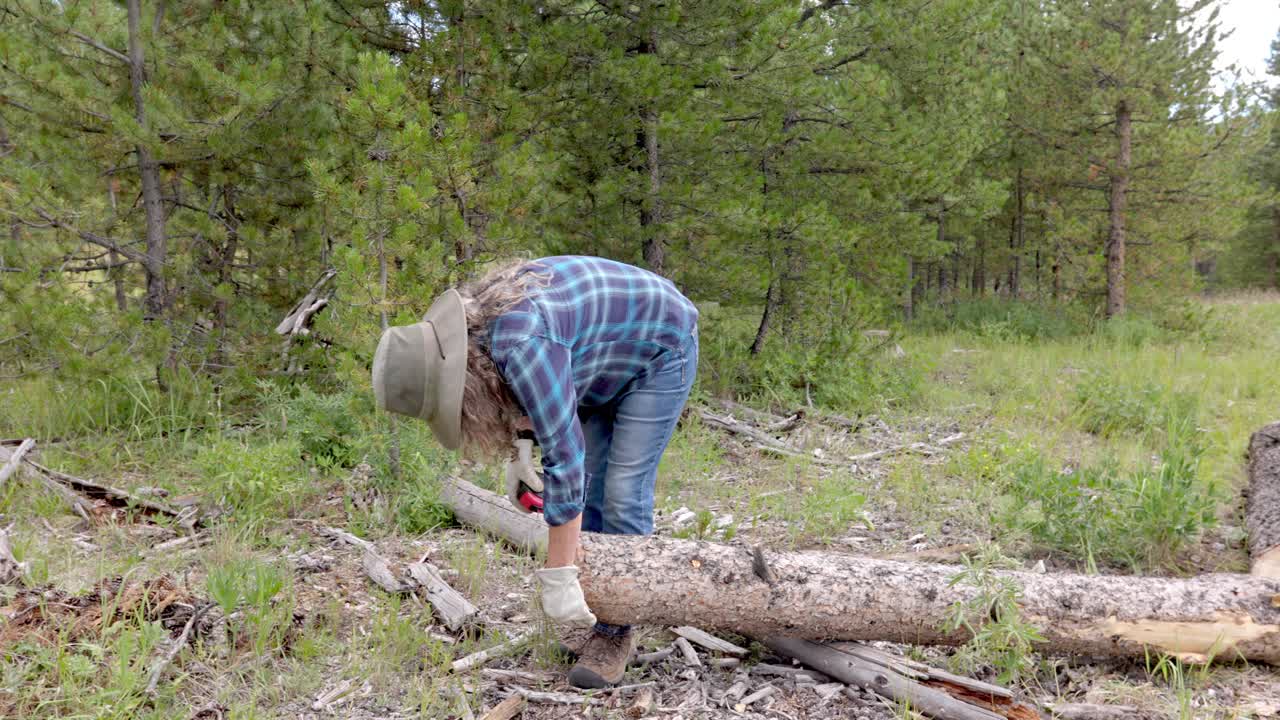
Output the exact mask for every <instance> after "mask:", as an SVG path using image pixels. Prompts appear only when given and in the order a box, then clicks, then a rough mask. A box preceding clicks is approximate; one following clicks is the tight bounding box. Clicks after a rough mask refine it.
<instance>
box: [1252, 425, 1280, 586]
mask: <svg viewBox="0 0 1280 720" xmlns="http://www.w3.org/2000/svg"><path fill="white" fill-rule="evenodd" d="M1245 522H1246V524H1247V526H1248V529H1249V560H1250V568H1251V572H1252V573H1253V574H1254V575H1261V576H1263V577H1273V578H1280V422H1275V423H1271V424H1270V425H1267V426H1266V427H1264V428H1262V429H1261V430H1259V431H1257V432H1255V433H1254V434H1253V436H1252V437H1251V438H1249V489H1248V497H1247V498H1246V502H1245Z"/></svg>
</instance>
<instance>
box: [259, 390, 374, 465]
mask: <svg viewBox="0 0 1280 720" xmlns="http://www.w3.org/2000/svg"><path fill="white" fill-rule="evenodd" d="M259 389H260V391H261V393H262V407H263V410H262V415H263V418H264V419H265V420H267V421H268V422H269V423H270V424H272V425H275V424H277V423H278V424H279V425H280V426H283V427H284V429H285V432H286V433H287V434H288V436H289V437H290V438H293V439H294V440H296V441H297V443H298V447H299V449H300V452H301V453H302V454H303V456H304V457H305V458H306V459H307V460H309V461H310V462H312V463H314V464H315V465H318V466H320V467H322V468H334V467H338V468H350V467H354V466H355V465H356V464H357V463H359V462H360V460H361V458H362V457H363V456H364V455H365V454H366V452H367V448H366V447H365V445H366V442H365V440H364V438H365V436H366V435H365V433H364V432H363V431H362V428H361V421H362V418H363V417H366V416H369V415H371V414H372V407H371V406H370V407H366V406H367V405H369V403H367V402H365V403H363V404H362V403H361V402H360V400H359V399H358V398H357V397H355V396H354V395H353V394H351V393H345V392H343V393H333V394H326V395H322V394H319V393H317V392H316V391H314V390H312V389H311V388H310V387H307V386H305V385H303V386H299V387H298V388H297V391H296V394H294V395H292V396H289V395H288V394H286V392H285V390H284V389H282V388H280V387H278V386H276V385H274V384H272V383H269V382H264V383H261V384H260V385H259Z"/></svg>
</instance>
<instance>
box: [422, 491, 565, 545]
mask: <svg viewBox="0 0 1280 720" xmlns="http://www.w3.org/2000/svg"><path fill="white" fill-rule="evenodd" d="M440 502H442V503H443V504H444V505H446V506H447V507H448V508H449V509H450V510H452V511H453V514H454V517H456V518H457V519H458V522H461V523H462V524H464V525H469V526H470V527H473V528H476V529H478V530H483V531H484V532H486V533H488V534H490V535H492V536H494V537H496V538H499V539H501V540H505V541H506V542H507V543H509V544H510V545H511V546H512V547H514V548H515V549H517V550H519V551H521V552H527V553H531V554H541V553H543V552H545V551H546V549H547V524H546V523H545V522H543V521H542V518H541V517H539V516H535V515H526V514H524V513H522V512H519V511H518V510H516V509H515V508H513V507H512V506H511V501H509V500H507V498H506V497H504V496H502V495H498V494H496V493H492V492H489V491H488V490H485V489H484V488H481V487H477V486H475V485H472V484H471V483H469V482H467V481H465V480H458V479H446V480H444V482H443V483H442V484H441V487H440Z"/></svg>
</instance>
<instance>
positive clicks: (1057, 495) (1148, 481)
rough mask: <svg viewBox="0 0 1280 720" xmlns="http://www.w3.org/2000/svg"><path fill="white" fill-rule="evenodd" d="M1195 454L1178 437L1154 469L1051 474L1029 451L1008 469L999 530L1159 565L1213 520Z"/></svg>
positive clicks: (1101, 556)
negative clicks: (1010, 529) (1015, 530)
mask: <svg viewBox="0 0 1280 720" xmlns="http://www.w3.org/2000/svg"><path fill="white" fill-rule="evenodd" d="M1200 454H1201V449H1200V448H1199V447H1198V446H1197V445H1196V444H1195V443H1194V442H1191V441H1188V440H1187V439H1186V437H1185V436H1183V437H1180V438H1179V439H1178V441H1176V442H1173V443H1171V444H1170V446H1169V447H1167V448H1166V449H1165V450H1164V451H1163V452H1162V453H1161V455H1160V461H1159V463H1158V464H1157V465H1156V466H1155V467H1145V468H1139V469H1137V470H1132V471H1124V470H1122V469H1120V468H1119V467H1118V466H1117V464H1116V463H1114V462H1104V463H1101V464H1099V465H1096V466H1092V467H1084V468H1080V469H1076V470H1057V469H1055V468H1052V467H1050V466H1049V464H1048V461H1046V459H1045V458H1044V457H1043V456H1042V455H1040V454H1039V453H1036V452H1030V453H1025V454H1024V455H1023V457H1022V458H1021V459H1020V460H1019V461H1018V462H1017V463H1015V466H1014V468H1013V472H1012V473H1011V477H1010V481H1009V485H1008V489H1007V492H1008V500H1009V501H1010V502H1009V503H1008V504H1007V506H1006V509H1005V511H1004V515H1005V516H1004V517H1003V518H1002V520H1003V522H1004V524H1006V525H1008V526H1010V527H1014V528H1018V529H1021V530H1024V531H1026V532H1027V533H1029V535H1030V537H1031V539H1032V541H1034V542H1035V543H1037V544H1038V545H1041V546H1043V547H1048V548H1052V549H1055V550H1059V551H1062V552H1065V553H1067V554H1069V555H1072V556H1074V557H1077V558H1079V559H1082V560H1084V561H1086V563H1088V564H1089V565H1091V566H1092V565H1094V564H1095V563H1097V562H1115V563H1122V564H1125V565H1128V566H1130V567H1132V568H1133V569H1135V570H1136V569H1139V568H1142V567H1144V566H1158V565H1162V564H1164V563H1166V562H1168V561H1169V560H1171V559H1172V558H1173V557H1174V556H1176V555H1177V553H1178V552H1179V551H1181V550H1182V548H1183V547H1185V546H1186V545H1187V544H1188V543H1189V542H1191V541H1192V540H1193V539H1194V538H1196V537H1197V536H1198V535H1199V533H1200V532H1201V531H1202V530H1204V529H1205V528H1207V527H1209V526H1211V525H1212V524H1213V523H1214V521H1215V515H1214V509H1215V507H1216V498H1215V497H1214V496H1213V493H1212V491H1211V490H1210V489H1209V488H1207V487H1205V486H1204V485H1202V484H1201V483H1200V482H1199V480H1198V477H1197V476H1198V471H1199V458H1200Z"/></svg>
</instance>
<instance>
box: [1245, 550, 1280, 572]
mask: <svg viewBox="0 0 1280 720" xmlns="http://www.w3.org/2000/svg"><path fill="white" fill-rule="evenodd" d="M1250 573H1251V574H1252V575H1256V576H1258V577H1266V578H1278V579H1280V547H1275V548H1271V549H1270V550H1268V551H1266V552H1264V553H1262V554H1260V555H1258V557H1256V558H1254V560H1253V567H1252V568H1251V569H1250Z"/></svg>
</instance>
